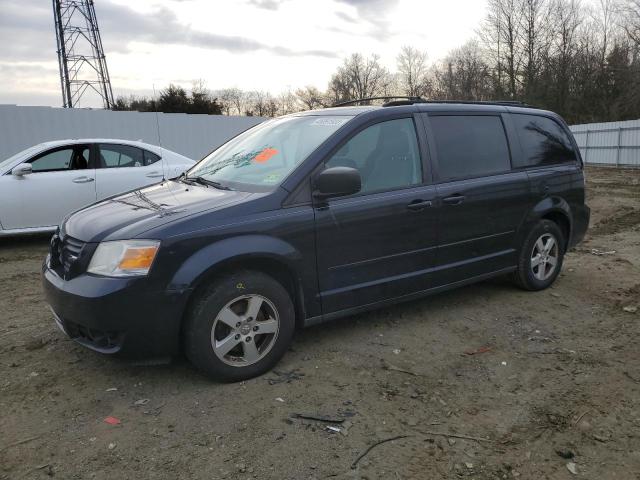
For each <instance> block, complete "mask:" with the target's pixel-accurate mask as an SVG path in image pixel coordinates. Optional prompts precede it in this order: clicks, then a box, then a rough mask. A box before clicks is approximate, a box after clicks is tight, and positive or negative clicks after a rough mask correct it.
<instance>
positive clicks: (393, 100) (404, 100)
mask: <svg viewBox="0 0 640 480" xmlns="http://www.w3.org/2000/svg"><path fill="white" fill-rule="evenodd" d="M372 100H389V101H388V102H386V103H383V104H382V106H383V107H397V106H400V105H413V104H414V103H432V104H433V103H446V104H456V103H457V104H463V105H502V106H505V107H527V108H537V107H534V106H533V105H529V104H527V103H525V102H521V101H519V100H425V99H424V98H422V97H407V96H403V95H390V96H383V97H368V98H359V99H357V100H349V101H346V102H340V103H335V104H333V105H331V106H332V107H345V106H347V105H353V104H358V103H362V102H370V101H372Z"/></svg>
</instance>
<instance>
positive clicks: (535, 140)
mask: <svg viewBox="0 0 640 480" xmlns="http://www.w3.org/2000/svg"><path fill="white" fill-rule="evenodd" d="M511 118H513V121H514V124H515V127H516V131H517V132H518V138H519V139H520V145H521V146H522V154H523V162H524V164H523V165H519V166H523V167H532V166H536V165H552V164H555V163H564V162H574V161H575V160H576V152H575V150H574V148H573V144H572V143H571V140H570V139H569V136H568V135H567V133H566V132H565V131H564V130H563V129H562V128H561V127H560V125H559V124H558V123H556V122H555V121H553V120H552V119H550V118H547V117H540V116H538V115H523V114H512V115H511Z"/></svg>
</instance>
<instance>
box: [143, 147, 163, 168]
mask: <svg viewBox="0 0 640 480" xmlns="http://www.w3.org/2000/svg"><path fill="white" fill-rule="evenodd" d="M143 151H144V164H145V166H146V165H151V164H152V163H156V162H157V161H158V160H160V156H159V155H156V154H155V153H152V152H150V151H149V150H143Z"/></svg>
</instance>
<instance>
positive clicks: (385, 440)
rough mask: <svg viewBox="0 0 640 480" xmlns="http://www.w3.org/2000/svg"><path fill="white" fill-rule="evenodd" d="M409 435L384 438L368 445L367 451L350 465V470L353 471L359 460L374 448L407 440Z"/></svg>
mask: <svg viewBox="0 0 640 480" xmlns="http://www.w3.org/2000/svg"><path fill="white" fill-rule="evenodd" d="M410 436H411V435H398V436H396V437H391V438H385V439H384V440H380V441H379V442H376V443H374V444H372V445H369V447H367V449H366V450H365V451H364V452H362V453H361V454H360V455H359V456H358V458H356V459H355V460H354V461H353V463H352V464H351V468H352V469H355V468H356V467H357V466H358V463H359V462H360V460H362V459H363V458H364V457H365V456H367V454H368V453H369V452H370V451H371V450H373V449H374V448H376V447H377V446H378V445H382V444H383V443H387V442H392V441H394V440H400V439H401V438H408V437H410Z"/></svg>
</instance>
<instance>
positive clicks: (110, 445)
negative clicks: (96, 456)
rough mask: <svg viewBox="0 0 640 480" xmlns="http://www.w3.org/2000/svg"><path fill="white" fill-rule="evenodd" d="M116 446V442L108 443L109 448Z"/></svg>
mask: <svg viewBox="0 0 640 480" xmlns="http://www.w3.org/2000/svg"><path fill="white" fill-rule="evenodd" d="M116 446H117V445H116V443H115V442H114V443H110V444H109V450H113V449H114V448H116Z"/></svg>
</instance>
